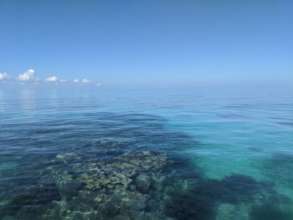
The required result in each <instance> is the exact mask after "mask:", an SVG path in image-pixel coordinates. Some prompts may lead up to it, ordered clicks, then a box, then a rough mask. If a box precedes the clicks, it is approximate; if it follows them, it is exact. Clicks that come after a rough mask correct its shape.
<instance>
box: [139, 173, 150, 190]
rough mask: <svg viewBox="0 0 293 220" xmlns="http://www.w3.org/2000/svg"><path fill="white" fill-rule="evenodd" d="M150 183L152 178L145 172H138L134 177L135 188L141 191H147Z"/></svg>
mask: <svg viewBox="0 0 293 220" xmlns="http://www.w3.org/2000/svg"><path fill="white" fill-rule="evenodd" d="M151 184H152V178H151V177H150V176H148V175H146V174H139V175H138V176H137V177H136V178H135V186H136V189H137V190H138V191H139V192H141V193H148V192H149V190H150V188H151Z"/></svg>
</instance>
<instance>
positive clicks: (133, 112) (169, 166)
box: [0, 82, 293, 220]
mask: <svg viewBox="0 0 293 220" xmlns="http://www.w3.org/2000/svg"><path fill="white" fill-rule="evenodd" d="M14 84H15V83H14ZM14 84H13V83H10V84H9V85H5V84H4V83H2V84H1V82H0V219H1V220H39V219H40V220H63V219H64V220H71V219H72V220H100V219H101V220H103V219H105V220H107V219H113V220H115V219H116V220H132V219H133V220H140V219H141V220H157V219H158V220H159V219H160V220H161V219H163V220H164V219H166V220H177V219H178V220H207V219H208V220H293V89H292V88H289V87H287V88H271V87H269V86H267V87H262V86H252V85H247V86H244V85H239V86H231V85H230V86H217V85H207V86H203V85H200V86H197V85H193V86H191V85H189V86H178V87H176V86H170V87H168V86H162V87H160V88H153V87H141V88H140V87H139V86H138V87H136V88H123V87H117V88H115V87H113V88H112V87H105V86H100V87H96V86H91V85H62V83H59V84H52V85H43V84H37V83H35V84H34V83H24V84H17V85H14Z"/></svg>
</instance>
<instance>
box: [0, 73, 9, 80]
mask: <svg viewBox="0 0 293 220" xmlns="http://www.w3.org/2000/svg"><path fill="white" fill-rule="evenodd" d="M7 79H8V74H7V73H5V72H4V73H0V81H4V80H7Z"/></svg>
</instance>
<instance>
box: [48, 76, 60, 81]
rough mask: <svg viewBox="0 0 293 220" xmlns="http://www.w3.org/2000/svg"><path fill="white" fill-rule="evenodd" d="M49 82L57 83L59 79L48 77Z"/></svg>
mask: <svg viewBox="0 0 293 220" xmlns="http://www.w3.org/2000/svg"><path fill="white" fill-rule="evenodd" d="M46 81H47V82H57V81H58V77H57V76H48V77H47V78H46Z"/></svg>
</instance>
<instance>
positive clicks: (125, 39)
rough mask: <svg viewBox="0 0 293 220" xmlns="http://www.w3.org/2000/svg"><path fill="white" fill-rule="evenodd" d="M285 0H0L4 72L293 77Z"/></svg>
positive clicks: (121, 80)
mask: <svg viewBox="0 0 293 220" xmlns="http://www.w3.org/2000/svg"><path fill="white" fill-rule="evenodd" d="M291 2H292V1H282V0H281V1H277V0H276V1H272V0H266V1H260V0H255V1H250V0H247V1H235V0H234V1H232V0H231V1H227V0H223V1H218V0H217V1H216V0H214V1H211V0H202V1H201V0H182V1H178V0H177V1H175V0H142V1H130V0H125V1H111V0H109V1H91V0H89V1H72V0H50V1H49V0H47V1H46V0H44V1H39V0H26V1H20V0H1V1H0V48H1V52H0V72H7V73H8V74H9V76H10V77H17V76H18V75H19V74H21V73H23V72H25V71H26V70H28V69H30V68H31V69H34V71H35V75H37V76H38V77H39V78H46V77H48V76H50V75H54V76H58V79H66V80H73V79H75V78H78V79H82V78H86V79H90V80H94V81H98V82H102V83H104V84H113V85H114V84H137V83H150V84H166V83H170V84H172V83H183V84H184V83H202V82H205V83H206V82H212V83H217V82H240V81H244V82H259V81H266V82H276V81H280V82H288V81H289V82H293V62H292V60H293V52H292V51H293V43H292V42H293V24H292V23H293V13H292V11H293V4H292V3H291Z"/></svg>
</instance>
